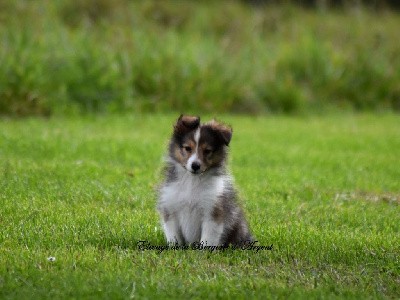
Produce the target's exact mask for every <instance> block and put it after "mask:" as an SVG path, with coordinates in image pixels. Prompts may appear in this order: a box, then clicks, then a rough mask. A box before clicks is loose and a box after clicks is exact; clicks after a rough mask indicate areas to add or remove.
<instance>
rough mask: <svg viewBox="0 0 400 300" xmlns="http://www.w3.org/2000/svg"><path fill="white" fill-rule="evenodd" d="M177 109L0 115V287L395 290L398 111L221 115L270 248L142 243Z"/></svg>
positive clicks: (255, 221)
mask: <svg viewBox="0 0 400 300" xmlns="http://www.w3.org/2000/svg"><path fill="white" fill-rule="evenodd" d="M175 118H176V115H154V116H150V115H149V116H131V117H127V116H125V117H106V118H105V117H102V118H98V117H97V118H94V117H93V118H89V117H87V118H84V119H77V118H76V119H74V118H72V119H62V118H61V119H54V118H50V119H49V120H44V119H25V120H2V121H0V158H1V159H0V202H1V205H0V226H1V230H0V298H1V299H63V298H77V299H82V298H96V299H111V298H116V299H121V298H126V299H128V298H130V297H134V296H135V297H137V298H147V299H159V298H174V299H176V298H188V297H196V298H201V299H208V298H226V297H227V296H231V297H237V298H246V299H247V298H249V297H250V298H264V299H267V298H293V299H297V298H299V297H300V298H307V299H309V298H319V299H321V298H323V299H326V298H343V297H345V298H360V299H365V298H398V297H399V296H400V284H399V283H400V246H399V240H400V217H399V216H400V206H399V198H400V194H399V191H400V183H399V178H400V161H399V154H398V152H399V151H398V149H400V128H399V126H398V124H399V117H398V116H394V115H390V114H389V115H381V116H371V115H361V116H356V117H354V116H341V117H335V116H329V117H324V118H315V117H314V118H310V119H300V118H286V117H274V118H248V117H232V116H225V117H221V119H222V120H225V121H227V122H228V123H230V124H232V125H233V128H234V136H233V140H232V144H231V164H230V166H231V169H232V171H233V174H234V176H235V178H236V185H237V187H238V188H239V190H240V192H241V196H242V199H243V206H244V209H245V211H246V213H247V215H248V219H249V221H250V225H251V228H252V230H253V232H254V234H255V236H256V237H257V238H258V240H259V242H260V244H261V245H270V244H273V245H274V250H273V251H261V252H259V253H254V252H251V251H230V252H229V251H228V252H213V253H209V252H201V251H166V252H163V253H161V254H157V252H156V251H144V252H140V251H138V250H137V249H136V241H137V240H139V239H145V240H148V241H149V242H150V243H152V244H155V245H161V244H163V242H164V237H163V234H162V232H161V230H160V226H159V221H158V216H157V214H156V212H155V201H156V200H155V192H154V187H155V186H156V185H157V183H158V182H159V178H160V176H159V170H160V167H161V155H162V154H163V153H164V150H165V148H166V142H167V139H168V138H169V134H170V130H171V123H172V122H173V120H174V119H175ZM204 119H206V118H204ZM51 256H53V257H55V258H56V260H55V261H54V262H51V261H48V257H51Z"/></svg>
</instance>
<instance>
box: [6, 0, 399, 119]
mask: <svg viewBox="0 0 400 300" xmlns="http://www.w3.org/2000/svg"><path fill="white" fill-rule="evenodd" d="M303 2H304V3H306V2H307V3H308V2H310V3H312V1H303ZM315 2H316V4H315V5H311V6H310V5H306V6H300V5H298V4H296V3H293V2H290V1H285V3H284V4H282V2H279V3H280V4H277V3H278V2H276V1H275V2H273V1H269V2H268V1H266V2H264V1H247V2H246V1H151V0H150V1H128V0H114V1H108V0H82V1H67V0H36V1H28V0H15V1H13V0H0V41H1V47H0V66H1V72H0V114H1V115H8V116H28V115H45V116H48V115H52V114H56V115H60V114H81V113H120V112H133V111H135V112H169V111H181V112H183V111H186V112H188V111H194V112H197V113H200V112H205V113H207V112H213V113H214V112H240V113H252V114H263V113H290V114H297V113H309V112H310V113H323V112H329V111H332V110H333V111H343V110H346V111H354V110H355V111H365V110H368V111H400V43H399V28H400V16H399V13H398V11H393V10H391V9H390V7H389V6H387V5H386V6H385V5H381V1H372V2H370V4H371V3H372V4H373V6H371V5H370V6H368V5H366V4H362V3H361V1H351V2H346V1H342V2H340V5H333V6H332V7H331V6H330V5H329V4H330V3H331V2H332V3H336V2H337V1H315ZM386 3H388V2H387V1H386ZM308 4H309V3H308Z"/></svg>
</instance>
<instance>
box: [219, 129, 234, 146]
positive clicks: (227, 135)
mask: <svg viewBox="0 0 400 300" xmlns="http://www.w3.org/2000/svg"><path fill="white" fill-rule="evenodd" d="M219 132H220V133H221V136H222V139H223V140H224V143H225V145H226V146H228V145H229V143H230V141H231V138H232V128H231V127H227V126H222V127H221V128H220V130H219Z"/></svg>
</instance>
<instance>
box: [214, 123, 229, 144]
mask: <svg viewBox="0 0 400 300" xmlns="http://www.w3.org/2000/svg"><path fill="white" fill-rule="evenodd" d="M208 124H209V125H210V126H211V128H212V130H213V131H215V132H216V133H217V134H218V136H219V137H220V139H221V141H222V142H223V143H224V144H225V145H226V146H228V145H229V143H230V141H231V139H232V128H231V127H230V126H228V125H225V124H222V123H218V122H217V121H216V120H212V121H211V122H210V123H208Z"/></svg>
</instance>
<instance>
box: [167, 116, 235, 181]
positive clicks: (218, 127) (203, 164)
mask: <svg viewBox="0 0 400 300" xmlns="http://www.w3.org/2000/svg"><path fill="white" fill-rule="evenodd" d="M231 138H232V128H230V127H228V126H226V125H224V124H222V123H218V122H217V121H215V120H213V121H211V122H208V123H206V124H200V118H199V117H194V116H183V115H181V116H180V117H179V119H178V120H177V122H176V124H175V126H174V132H173V135H172V140H171V144H170V156H171V158H173V159H174V160H175V161H177V162H178V163H180V164H181V165H182V166H183V167H184V168H185V169H186V170H187V171H189V172H191V173H193V174H202V173H204V172H205V171H207V170H209V169H211V168H215V167H220V166H222V165H223V163H224V162H225V160H226V154H227V151H226V148H227V146H228V145H229V142H230V141H231Z"/></svg>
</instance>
